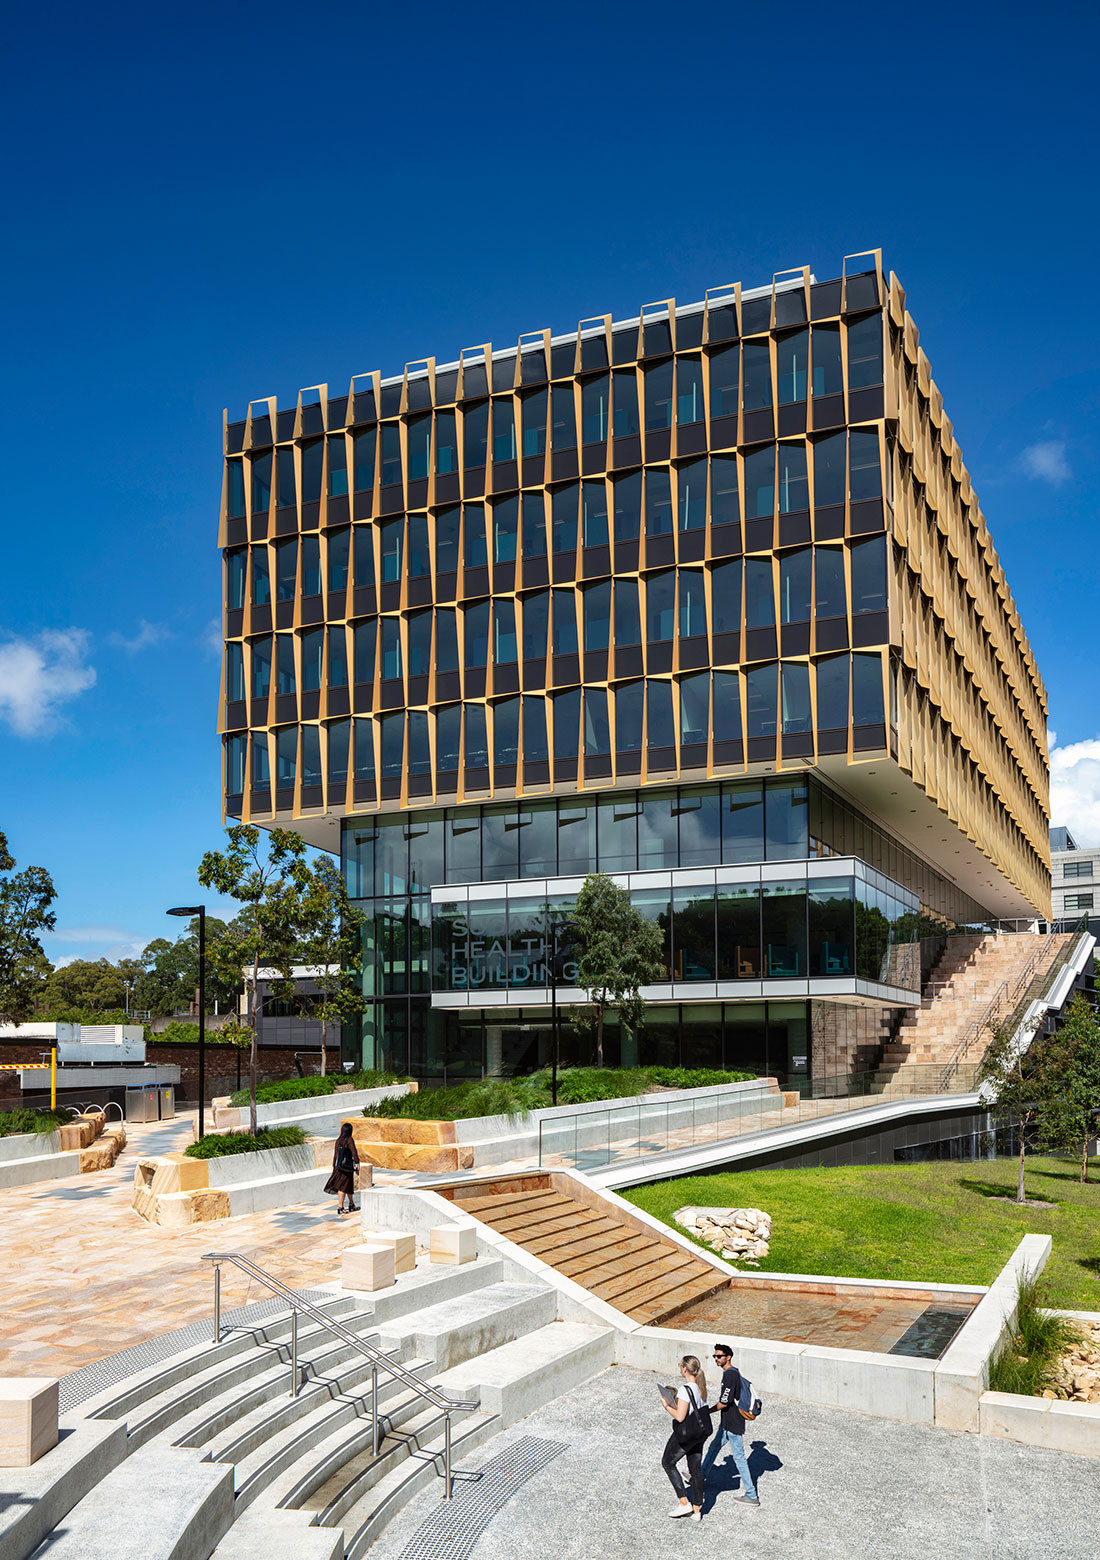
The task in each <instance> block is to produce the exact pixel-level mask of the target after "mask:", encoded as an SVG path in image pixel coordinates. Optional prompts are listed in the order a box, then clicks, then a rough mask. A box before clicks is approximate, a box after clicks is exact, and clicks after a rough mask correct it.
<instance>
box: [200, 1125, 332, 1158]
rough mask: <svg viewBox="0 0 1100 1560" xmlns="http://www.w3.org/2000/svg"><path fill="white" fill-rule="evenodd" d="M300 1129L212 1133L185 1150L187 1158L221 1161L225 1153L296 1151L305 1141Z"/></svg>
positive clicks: (305, 1135)
mask: <svg viewBox="0 0 1100 1560" xmlns="http://www.w3.org/2000/svg"><path fill="white" fill-rule="evenodd" d="M306 1140H307V1134H306V1133H305V1132H303V1131H302V1129H301V1127H261V1128H260V1130H259V1132H257V1133H256V1135H255V1137H253V1135H252V1133H251V1132H226V1133H224V1134H223V1133H217V1132H215V1133H211V1134H209V1135H208V1136H206V1137H204V1138H200V1139H199V1141H198V1142H197V1143H192V1144H191V1146H190V1148H185V1149H184V1153H185V1154H186V1155H187V1157H188V1159H222V1158H224V1157H225V1156H226V1155H227V1154H259V1153H262V1152H263V1150H264V1149H265V1148H297V1147H298V1146H299V1145H300V1144H302V1143H304V1142H306Z"/></svg>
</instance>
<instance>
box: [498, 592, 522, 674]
mask: <svg viewBox="0 0 1100 1560" xmlns="http://www.w3.org/2000/svg"><path fill="white" fill-rule="evenodd" d="M517 653H518V652H517V645H516V604H515V602H514V601H512V600H510V599H509V598H501V599H498V600H496V601H494V602H493V660H494V662H495V663H498V664H506V663H508V662H511V661H514V660H515V659H516V657H517Z"/></svg>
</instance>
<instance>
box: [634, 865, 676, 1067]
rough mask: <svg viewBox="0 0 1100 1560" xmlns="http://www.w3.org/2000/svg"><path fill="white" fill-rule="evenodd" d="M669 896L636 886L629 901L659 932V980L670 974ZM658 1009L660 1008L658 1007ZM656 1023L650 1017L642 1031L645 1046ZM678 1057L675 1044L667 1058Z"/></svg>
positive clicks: (652, 1036) (670, 925) (664, 889)
mask: <svg viewBox="0 0 1100 1560" xmlns="http://www.w3.org/2000/svg"><path fill="white" fill-rule="evenodd" d="M669 898H670V895H669V891H668V889H667V888H638V889H633V890H632V891H631V895H630V903H631V904H632V905H633V906H634V908H635V910H639V911H641V913H642V915H644V916H645V918H646V920H647V921H652V922H653V924H654V925H655V926H656V927H657V928H658V929H659V930H660V932H661V941H662V951H661V971H660V974H659V975H658V977H657V978H658V980H661V981H666V980H669V979H671V976H672V949H671V943H672V909H671V905H670V903H669ZM658 1011H660V1010H659V1009H658ZM673 1012H675V1009H673ZM657 1023H658V1021H657V1020H655V1019H653V1018H650V1020H649V1022H648V1023H647V1024H646V1026H645V1029H644V1030H643V1031H642V1034H643V1036H645V1039H646V1044H647V1046H652V1045H653V1042H654V1035H653V1031H654V1029H655V1028H656V1027H657ZM679 1059H680V1058H679V1047H678V1045H677V1046H676V1049H674V1050H673V1051H672V1052H671V1053H670V1054H669V1055H668V1057H667V1060H669V1061H671V1062H673V1063H677V1062H679Z"/></svg>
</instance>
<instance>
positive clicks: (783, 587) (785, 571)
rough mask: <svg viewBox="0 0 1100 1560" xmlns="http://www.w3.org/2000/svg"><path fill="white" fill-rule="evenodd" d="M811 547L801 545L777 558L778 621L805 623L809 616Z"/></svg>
mask: <svg viewBox="0 0 1100 1560" xmlns="http://www.w3.org/2000/svg"><path fill="white" fill-rule="evenodd" d="M812 565H813V549H812V548H811V547H803V548H802V549H800V551H798V552H793V553H786V554H785V555H784V556H783V557H782V558H780V560H779V621H780V622H781V623H806V622H808V621H809V618H810V615H811V614H810V576H811V573H812Z"/></svg>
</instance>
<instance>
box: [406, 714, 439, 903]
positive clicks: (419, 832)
mask: <svg viewBox="0 0 1100 1560" xmlns="http://www.w3.org/2000/svg"><path fill="white" fill-rule="evenodd" d="M418 740H419V738H418ZM405 835H406V838H407V839H408V842H409V888H410V890H411V891H412V892H413V893H418V892H419V893H427V891H428V889H430V888H431V886H432V884H433V883H442V882H443V818H442V816H441V815H440V814H439V813H424V812H415V813H410V814H409V815H408V817H406V819H405Z"/></svg>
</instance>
